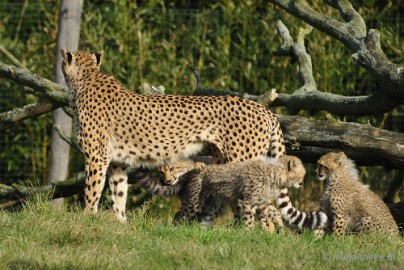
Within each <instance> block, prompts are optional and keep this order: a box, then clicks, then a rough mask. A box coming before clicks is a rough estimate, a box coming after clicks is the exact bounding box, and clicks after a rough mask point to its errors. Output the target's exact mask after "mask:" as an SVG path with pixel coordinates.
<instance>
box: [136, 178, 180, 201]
mask: <svg viewBox="0 0 404 270" xmlns="http://www.w3.org/2000/svg"><path fill="white" fill-rule="evenodd" d="M139 183H140V184H141V185H142V187H143V188H144V189H145V190H146V191H147V192H148V193H151V194H156V195H158V196H161V197H170V196H174V195H177V194H178V193H179V192H180V191H181V190H182V187H183V186H182V182H177V183H176V184H174V185H171V186H170V185H164V184H161V183H160V180H159V179H156V178H151V177H150V175H146V176H145V177H143V178H141V179H140V180H139Z"/></svg>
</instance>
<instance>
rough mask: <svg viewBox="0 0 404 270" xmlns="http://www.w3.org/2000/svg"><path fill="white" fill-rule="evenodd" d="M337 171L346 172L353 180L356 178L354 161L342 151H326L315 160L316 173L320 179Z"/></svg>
mask: <svg viewBox="0 0 404 270" xmlns="http://www.w3.org/2000/svg"><path fill="white" fill-rule="evenodd" d="M337 173H348V174H349V175H350V176H351V177H352V178H354V179H355V180H357V179H358V171H357V170H356V169H355V164H354V162H353V161H352V160H350V159H349V158H348V157H347V156H346V155H345V154H344V153H343V152H331V153H328V154H326V155H324V156H322V157H321V158H320V159H319V160H318V161H317V169H316V174H317V177H318V179H319V180H320V181H323V180H327V179H329V177H330V176H331V174H337Z"/></svg>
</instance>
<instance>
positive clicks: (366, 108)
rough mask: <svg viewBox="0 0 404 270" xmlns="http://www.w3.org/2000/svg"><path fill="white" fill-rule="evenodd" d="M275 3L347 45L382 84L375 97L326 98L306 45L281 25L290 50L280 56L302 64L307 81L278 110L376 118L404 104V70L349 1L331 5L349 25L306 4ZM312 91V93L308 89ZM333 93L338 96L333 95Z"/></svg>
mask: <svg viewBox="0 0 404 270" xmlns="http://www.w3.org/2000/svg"><path fill="white" fill-rule="evenodd" d="M270 2H271V3H273V4H274V5H277V6H279V7H281V8H282V9H284V10H285V11H286V12H288V13H290V14H292V15H293V16H296V17H297V18H300V19H302V20H303V21H305V22H306V23H308V24H310V25H312V26H314V27H316V28H317V29H318V30H320V31H323V32H325V33H326V34H328V35H330V36H332V37H334V38H336V39H338V40H339V41H341V42H342V43H343V44H344V45H345V46H346V47H347V48H349V49H350V50H351V51H352V52H353V55H352V59H353V60H354V62H355V63H357V64H358V65H360V66H362V67H363V68H365V69H366V70H367V71H368V72H369V73H370V74H371V75H372V76H373V77H374V78H375V81H377V82H378V88H376V89H375V90H374V91H373V93H372V94H370V95H369V96H358V97H345V96H340V95H335V94H328V93H323V92H320V91H318V90H317V87H314V88H313V87H312V86H313V84H311V81H308V80H307V78H309V77H312V76H310V74H312V71H311V59H310V56H308V54H307V53H306V52H305V48H304V44H303V43H301V42H299V41H298V42H297V43H293V40H292V38H291V37H290V35H289V31H288V30H287V28H286V27H285V26H284V25H283V24H282V25H281V26H279V25H277V29H278V33H279V35H280V36H281V37H282V40H283V42H284V44H283V45H282V47H281V49H279V50H278V51H277V52H275V55H284V56H291V57H292V59H297V60H298V61H299V69H300V70H299V75H305V77H302V78H303V80H302V83H303V84H304V85H303V86H302V87H301V88H299V89H298V90H296V91H295V92H294V93H293V94H291V95H286V94H280V95H279V98H278V99H277V100H276V101H275V102H274V104H273V105H274V106H285V107H287V108H288V109H289V110H291V112H292V113H296V112H297V111H299V110H302V109H307V110H308V111H309V112H311V113H315V112H317V111H320V110H325V111H328V112H331V113H335V114H338V115H374V114H381V113H385V112H389V111H391V110H392V109H394V108H395V107H397V106H398V105H401V104H403V103H404V66H403V65H398V64H394V63H392V62H391V61H390V60H389V59H388V58H387V56H386V55H385V54H384V52H383V51H382V49H381V45H380V33H379V32H378V31H377V30H374V29H370V30H368V31H367V29H366V25H365V22H364V20H363V18H362V17H361V16H360V14H359V13H358V12H357V11H356V10H355V9H354V8H353V7H352V5H351V3H350V2H349V1H347V0H326V1H325V2H326V3H327V4H328V5H330V6H331V7H333V8H335V9H337V10H338V11H339V13H340V15H341V17H342V19H343V20H344V22H341V21H338V20H336V19H333V18H330V17H327V16H325V15H323V14H321V13H319V12H317V11H315V10H314V9H312V8H311V7H310V5H309V4H308V3H307V1H306V0H293V1H292V0H270ZM307 86H311V87H307ZM323 90H328V91H327V92H334V91H333V89H323Z"/></svg>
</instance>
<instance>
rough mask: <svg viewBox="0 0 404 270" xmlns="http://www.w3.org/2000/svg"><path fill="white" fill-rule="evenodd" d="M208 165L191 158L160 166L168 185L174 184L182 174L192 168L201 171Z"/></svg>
mask: <svg viewBox="0 0 404 270" xmlns="http://www.w3.org/2000/svg"><path fill="white" fill-rule="evenodd" d="M205 167H206V165H205V164H204V163H201V162H194V161H192V160H190V159H186V160H179V161H176V162H175V163H172V164H166V165H163V166H160V167H159V170H160V173H161V174H162V175H163V178H164V182H165V183H166V184H168V185H174V184H175V183H177V181H178V180H179V179H180V177H181V176H183V175H184V174H186V173H187V172H189V171H191V170H198V171H201V170H203V169H204V168H205Z"/></svg>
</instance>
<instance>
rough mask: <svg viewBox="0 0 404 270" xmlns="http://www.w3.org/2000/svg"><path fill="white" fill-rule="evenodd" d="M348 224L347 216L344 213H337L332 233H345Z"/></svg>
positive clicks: (337, 234)
mask: <svg viewBox="0 0 404 270" xmlns="http://www.w3.org/2000/svg"><path fill="white" fill-rule="evenodd" d="M347 225H348V221H347V218H346V217H345V216H344V215H342V214H336V215H335V216H334V220H333V223H332V233H333V234H335V235H336V236H343V235H345V231H346V227H347Z"/></svg>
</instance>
